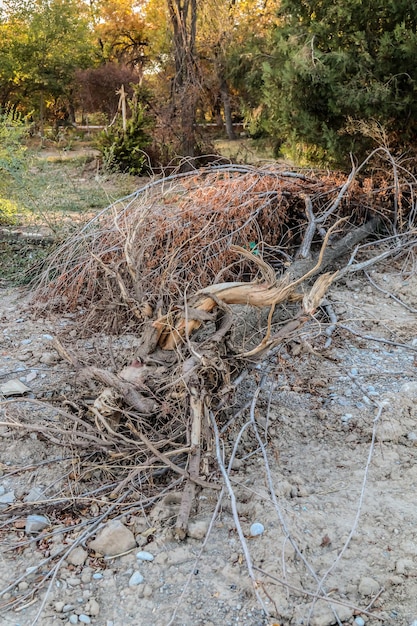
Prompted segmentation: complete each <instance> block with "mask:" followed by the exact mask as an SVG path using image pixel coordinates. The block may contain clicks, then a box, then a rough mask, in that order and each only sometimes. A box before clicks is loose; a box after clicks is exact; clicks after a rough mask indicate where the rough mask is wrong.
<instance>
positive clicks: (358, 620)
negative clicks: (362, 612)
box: [353, 615, 365, 626]
mask: <svg viewBox="0 0 417 626" xmlns="http://www.w3.org/2000/svg"><path fill="white" fill-rule="evenodd" d="M353 623H354V624H355V626H365V620H364V619H363V617H360V616H359V615H358V617H355V619H354V620H353Z"/></svg>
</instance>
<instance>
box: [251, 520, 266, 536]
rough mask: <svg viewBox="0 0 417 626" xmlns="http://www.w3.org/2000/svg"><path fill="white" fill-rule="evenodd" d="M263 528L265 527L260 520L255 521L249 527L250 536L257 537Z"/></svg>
mask: <svg viewBox="0 0 417 626" xmlns="http://www.w3.org/2000/svg"><path fill="white" fill-rule="evenodd" d="M264 530H265V527H264V525H263V524H261V523H260V522H255V523H254V524H252V526H251V527H250V530H249V532H250V535H251V537H258V535H262V533H263V532H264Z"/></svg>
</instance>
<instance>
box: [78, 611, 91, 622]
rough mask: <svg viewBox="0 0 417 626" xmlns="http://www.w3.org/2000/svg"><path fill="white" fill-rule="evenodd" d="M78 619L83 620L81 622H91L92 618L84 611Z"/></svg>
mask: <svg viewBox="0 0 417 626" xmlns="http://www.w3.org/2000/svg"><path fill="white" fill-rule="evenodd" d="M78 621H79V622H81V624H91V619H90V618H89V617H88V615H85V614H84V613H81V615H79V616H78Z"/></svg>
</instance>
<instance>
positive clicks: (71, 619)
mask: <svg viewBox="0 0 417 626" xmlns="http://www.w3.org/2000/svg"><path fill="white" fill-rule="evenodd" d="M68 621H69V623H70V624H78V615H75V614H74V615H70V616H69V618H68Z"/></svg>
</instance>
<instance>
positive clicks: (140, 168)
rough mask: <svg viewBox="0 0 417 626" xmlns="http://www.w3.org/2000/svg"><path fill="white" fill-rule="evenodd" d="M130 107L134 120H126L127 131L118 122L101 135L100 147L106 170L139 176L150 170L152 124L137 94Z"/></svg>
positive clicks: (130, 118)
mask: <svg viewBox="0 0 417 626" xmlns="http://www.w3.org/2000/svg"><path fill="white" fill-rule="evenodd" d="M128 105H129V109H130V117H129V118H128V119H126V127H125V128H123V120H122V119H118V120H117V121H116V122H115V123H114V124H113V125H112V126H109V127H108V128H107V129H106V130H104V131H103V132H102V133H101V135H100V136H99V138H98V147H99V149H100V150H101V153H102V158H103V167H104V169H106V170H107V171H109V172H115V171H119V172H123V173H128V174H132V175H138V174H143V173H145V172H146V171H147V170H148V156H147V154H146V152H145V150H146V148H147V147H148V146H149V145H150V143H151V136H150V130H151V128H152V120H151V118H150V116H149V115H148V114H147V111H146V107H145V106H144V105H143V104H142V103H141V102H139V100H138V97H137V95H136V94H135V95H134V97H133V98H132V99H131V100H129V101H128Z"/></svg>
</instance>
